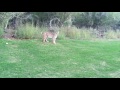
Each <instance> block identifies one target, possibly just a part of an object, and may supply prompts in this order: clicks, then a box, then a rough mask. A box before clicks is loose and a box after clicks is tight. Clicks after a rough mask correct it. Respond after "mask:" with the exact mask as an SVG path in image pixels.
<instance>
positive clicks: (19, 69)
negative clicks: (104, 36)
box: [0, 39, 120, 78]
mask: <svg viewBox="0 0 120 90" xmlns="http://www.w3.org/2000/svg"><path fill="white" fill-rule="evenodd" d="M0 78H120V41H119V40H93V41H92V40H67V39H66V40H57V44H56V45H53V44H51V43H46V44H43V43H42V42H41V41H40V40H7V39H0Z"/></svg>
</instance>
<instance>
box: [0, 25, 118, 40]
mask: <svg viewBox="0 0 120 90" xmlns="http://www.w3.org/2000/svg"><path fill="white" fill-rule="evenodd" d="M47 30H48V28H47V27H38V26H37V27H35V26H32V25H31V24H26V25H21V26H19V28H18V30H16V32H15V36H16V38H19V39H41V38H42V32H44V31H47ZM59 30H60V33H59V35H58V39H66V38H69V39H79V40H80V39H81V40H83V39H96V38H98V36H99V38H101V36H100V35H98V34H99V32H98V30H94V29H92V28H89V29H88V28H77V27H74V26H72V27H69V28H68V27H61V28H59ZM2 35H3V30H2V29H1V28H0V36H2ZM102 38H103V37H102ZM104 38H106V39H118V38H120V30H117V31H114V30H111V29H109V30H107V31H106V32H104Z"/></svg>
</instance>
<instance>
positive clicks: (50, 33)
mask: <svg viewBox="0 0 120 90" xmlns="http://www.w3.org/2000/svg"><path fill="white" fill-rule="evenodd" d="M58 34H59V31H58V32H55V31H50V30H49V31H47V32H44V33H43V42H48V40H47V39H48V38H52V43H53V44H56V38H57V37H58Z"/></svg>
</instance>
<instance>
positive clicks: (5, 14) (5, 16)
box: [0, 12, 25, 29]
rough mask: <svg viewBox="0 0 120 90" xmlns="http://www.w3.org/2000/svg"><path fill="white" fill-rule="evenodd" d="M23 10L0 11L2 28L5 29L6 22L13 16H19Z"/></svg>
mask: <svg viewBox="0 0 120 90" xmlns="http://www.w3.org/2000/svg"><path fill="white" fill-rule="evenodd" d="M24 13H25V12H0V20H1V21H2V24H3V27H4V29H7V26H8V23H9V21H10V20H11V19H13V18H15V17H16V18H19V17H20V16H21V15H23V14H24Z"/></svg>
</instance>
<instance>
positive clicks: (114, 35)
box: [105, 30, 120, 39]
mask: <svg viewBox="0 0 120 90" xmlns="http://www.w3.org/2000/svg"><path fill="white" fill-rule="evenodd" d="M105 37H106V38H107V39H119V38H120V30H116V31H114V30H108V31H107V32H106V33H105Z"/></svg>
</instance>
